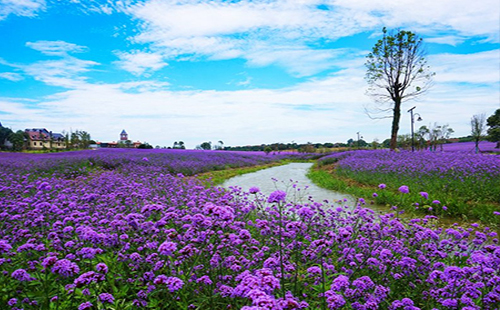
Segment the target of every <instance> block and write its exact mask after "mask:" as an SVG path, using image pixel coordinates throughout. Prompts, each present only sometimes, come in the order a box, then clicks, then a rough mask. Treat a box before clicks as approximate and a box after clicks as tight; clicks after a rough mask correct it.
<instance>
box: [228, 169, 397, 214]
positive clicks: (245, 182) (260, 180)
mask: <svg viewBox="0 0 500 310" xmlns="http://www.w3.org/2000/svg"><path fill="white" fill-rule="evenodd" d="M312 165H313V164H312V163H291V164H287V165H283V166H277V167H272V168H268V169H263V170H259V171H257V172H253V173H248V174H244V175H240V176H236V177H233V178H231V179H229V180H227V181H226V182H224V184H223V185H222V186H223V187H226V188H229V187H241V188H242V189H243V190H244V191H248V190H249V189H250V188H251V187H258V188H259V189H260V191H261V192H262V193H263V194H265V195H269V194H270V193H272V192H273V191H275V190H284V191H286V192H287V194H288V195H289V196H290V195H293V196H295V198H294V199H295V200H297V201H298V202H301V203H304V202H307V200H308V197H309V196H311V197H312V199H313V200H314V201H316V202H324V201H325V200H326V201H328V203H335V202H337V201H339V200H343V205H348V206H352V207H354V206H355V205H356V199H355V198H354V197H352V196H350V195H349V194H344V193H339V192H335V191H332V190H328V189H324V188H321V187H319V186H317V185H315V184H313V183H312V181H311V180H309V178H307V176H306V174H307V172H308V171H309V169H310V168H311V167H312ZM294 184H295V186H296V188H297V189H299V190H296V189H293V188H292V187H293V185H294ZM366 207H368V208H370V209H373V210H375V211H380V212H384V213H387V212H391V211H392V210H391V209H390V208H388V207H385V206H379V205H366ZM392 212H394V211H392Z"/></svg>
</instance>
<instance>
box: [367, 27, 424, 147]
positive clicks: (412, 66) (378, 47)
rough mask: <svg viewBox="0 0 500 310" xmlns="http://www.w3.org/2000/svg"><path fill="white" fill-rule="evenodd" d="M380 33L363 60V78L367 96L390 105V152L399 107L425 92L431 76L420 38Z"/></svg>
mask: <svg viewBox="0 0 500 310" xmlns="http://www.w3.org/2000/svg"><path fill="white" fill-rule="evenodd" d="M382 32H383V37H382V39H380V40H378V41H377V43H376V44H375V46H374V47H373V48H372V52H371V53H369V54H368V56H367V58H366V63H365V65H366V68H367V71H366V76H365V78H366V80H367V82H368V84H369V85H370V88H369V90H368V92H369V94H370V95H371V96H373V97H374V98H375V100H376V101H378V102H390V103H391V105H392V106H393V107H394V108H393V109H392V111H393V115H392V117H393V123H392V129H391V149H395V148H396V144H397V135H398V130H399V120H400V117H401V103H402V102H403V101H405V100H407V99H411V98H414V97H418V96H420V95H421V94H423V93H424V92H425V91H426V90H427V89H428V88H429V86H430V81H431V79H432V76H433V75H434V73H433V72H431V71H430V69H429V67H428V66H427V60H426V59H425V57H424V54H425V52H424V50H423V47H422V39H421V38H420V37H418V36H417V35H416V34H414V33H413V32H411V31H404V30H399V31H398V32H397V33H388V31H387V29H386V28H383V30H382ZM416 84H417V85H416ZM384 111H387V109H385V110H384Z"/></svg>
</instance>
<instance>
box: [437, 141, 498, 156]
mask: <svg viewBox="0 0 500 310" xmlns="http://www.w3.org/2000/svg"><path fill="white" fill-rule="evenodd" d="M496 146H497V144H496V142H489V141H480V142H479V151H480V152H500V149H498V148H496ZM442 147H443V151H445V152H457V151H459V152H470V153H475V152H476V144H475V143H474V142H460V143H446V144H442Z"/></svg>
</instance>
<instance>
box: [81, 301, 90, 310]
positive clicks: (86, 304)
mask: <svg viewBox="0 0 500 310" xmlns="http://www.w3.org/2000/svg"><path fill="white" fill-rule="evenodd" d="M92 306H93V305H92V303H91V302H90V301H86V302H84V303H81V304H80V305H79V306H78V310H85V309H90V308H92Z"/></svg>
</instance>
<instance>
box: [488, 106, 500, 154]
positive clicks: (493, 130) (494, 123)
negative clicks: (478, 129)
mask: <svg viewBox="0 0 500 310" xmlns="http://www.w3.org/2000/svg"><path fill="white" fill-rule="evenodd" d="M486 124H487V125H488V127H489V128H488V131H487V133H488V136H487V140H488V141H491V142H496V143H497V147H500V109H497V110H496V111H495V113H494V114H493V115H491V116H490V117H488V119H487V123H486Z"/></svg>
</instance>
